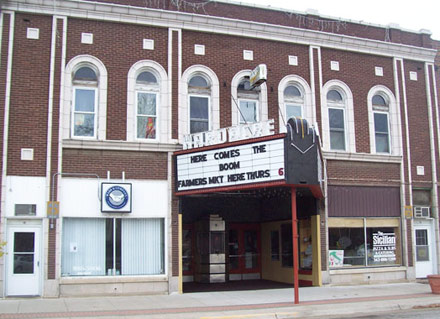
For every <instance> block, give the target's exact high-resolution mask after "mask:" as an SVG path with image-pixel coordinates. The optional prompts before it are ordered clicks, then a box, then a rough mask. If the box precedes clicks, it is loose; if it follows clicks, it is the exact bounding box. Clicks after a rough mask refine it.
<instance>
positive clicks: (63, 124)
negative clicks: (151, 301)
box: [0, 0, 440, 297]
mask: <svg viewBox="0 0 440 319" xmlns="http://www.w3.org/2000/svg"><path fill="white" fill-rule="evenodd" d="M141 2H142V1H141ZM141 2H139V1H135V0H130V1H124V3H122V2H121V1H116V0H115V1H99V0H97V1H88V0H78V1H76V0H72V1H69V0H57V1H51V2H50V3H45V2H41V1H39V0H10V1H6V2H2V4H1V6H2V8H1V9H2V10H1V19H0V25H1V28H0V32H1V34H0V37H1V51H0V59H1V61H0V62H1V65H2V68H1V69H0V100H1V101H2V102H1V104H0V114H1V115H2V116H1V117H0V127H1V128H2V131H1V138H2V148H1V150H2V157H1V159H0V160H1V163H2V164H1V165H2V175H1V185H2V187H1V207H0V242H1V241H5V242H6V245H5V246H4V251H5V252H6V254H5V255H4V256H3V257H2V258H0V295H1V296H4V297H7V296H45V297H58V296H86V295H114V294H127V295H129V294H166V293H171V292H177V291H182V290H183V291H185V285H188V284H189V283H198V282H201V283H202V282H209V283H212V284H214V283H215V282H226V283H227V282H230V281H238V280H241V281H243V280H270V281H275V282H279V283H286V284H292V283H295V282H296V281H298V284H299V285H300V286H310V285H325V284H348V283H373V282H375V283H385V282H395V281H408V280H415V279H416V278H425V277H426V276H427V275H429V274H433V273H438V271H439V268H440V253H439V249H440V247H439V243H440V240H439V217H438V216H439V214H438V207H439V196H438V191H439V187H438V180H439V175H440V172H439V169H438V167H439V165H440V161H439V158H440V155H439V154H440V144H439V142H438V141H439V136H440V124H439V123H440V120H439V119H440V117H439V114H440V111H439V101H438V96H439V94H438V93H439V92H438V83H440V73H439V71H438V68H437V62H436V58H437V59H438V52H437V51H436V50H435V49H434V48H436V47H438V42H436V41H434V40H432V39H430V35H429V32H427V31H426V30H421V31H419V32H415V31H414V32H412V31H408V30H404V29H400V28H397V27H395V26H388V27H383V26H375V25H370V24H364V23H356V22H353V21H343V20H340V19H332V18H329V17H321V16H319V15H315V14H308V13H295V12H292V13H289V14H286V12H282V11H278V10H274V9H272V8H267V7H258V6H255V7H247V6H246V5H243V4H234V3H229V2H227V1H226V2H223V1H216V2H215V3H214V2H207V3H203V4H200V3H199V2H194V3H193V2H191V1H183V2H182V1H177V4H182V3H185V5H176V2H175V1H167V0H163V1H156V2H154V1H153V2H154V3H153V2H151V1H150V2H148V3H146V2H142V3H141ZM257 17H258V18H257ZM257 20H258V21H257ZM342 26H344V27H342ZM437 61H438V60H437ZM255 77H256V78H258V77H260V79H262V78H264V79H265V81H264V80H261V81H258V85H255V86H254V85H253V83H252V81H253V80H252V79H254V78H255ZM292 118H296V119H303V120H305V121H302V120H300V122H298V123H299V124H298V125H296V124H295V125H296V126H295V127H294V128H293V126H292V125H293V124H292V125H290V126H289V125H288V124H289V119H292ZM302 123H309V125H308V126H303V124H302ZM312 126H313V128H314V130H313V131H314V133H313V134H312V135H309V134H308V129H309V128H311V127H312ZM292 130H293V131H292ZM292 132H294V134H293V133H292ZM292 134H293V135H295V136H296V138H298V140H297V142H289V143H290V144H289V143H287V142H286V139H287V138H292ZM308 138H310V139H312V140H313V141H314V142H313V145H317V146H316V147H318V146H319V148H320V152H318V154H319V156H315V157H314V158H313V160H310V159H306V160H302V161H301V160H298V158H297V157H295V156H296V155H295V156H294V157H289V156H290V155H288V152H287V150H288V149H289V152H291V151H290V150H295V152H297V153H295V154H302V155H304V156H307V154H310V151H309V146H307V145H302V144H301V142H300V141H301V140H303V139H308ZM286 145H287V146H286ZM310 145H311V144H310ZM248 151H249V152H251V153H250V155H249V154H248V155H245V154H246V152H248ZM283 152H285V153H283ZM184 155H185V156H187V159H188V160H189V161H191V160H192V165H193V167H194V168H193V169H192V171H191V173H190V174H195V175H192V177H182V176H183V175H182V176H181V174H182V171H179V170H181V168H179V165H178V164H177V158H179V157H181V156H184ZM251 155H252V156H255V162H253V160H251V159H250V158H252V156H251ZM246 156H247V157H246ZM210 157H212V158H213V159H210V160H208V158H210ZM273 159H279V161H276V160H273ZM214 160H215V161H218V162H215V164H214V167H215V169H216V172H215V173H212V174H211V175H209V174H207V173H206V172H208V171H209V167H208V168H206V169H205V166H204V165H205V164H209V163H212V162H213V161H214ZM208 166H209V165H208ZM311 167H313V169H315V170H316V171H317V172H321V173H320V174H317V175H316V180H313V182H311V181H310V180H308V179H307V178H305V177H304V176H303V175H302V174H303V173H304V174H306V173H307V172H310V169H311ZM188 174H189V173H188ZM197 174H199V175H197ZM188 176H189V175H188ZM306 176H307V174H306ZM318 176H319V178H318ZM310 185H312V186H310ZM293 188H294V189H295V190H294V191H293V190H292V189H293ZM293 199H294V200H295V204H292V202H293ZM293 207H295V210H296V217H294V216H293V214H292V212H293V211H294V209H293ZM295 228H296V229H297V233H298V236H297V240H298V244H297V245H294V244H293V242H294V238H295V237H296V236H295ZM296 248H297V251H298V256H297V257H295V250H296ZM211 252H213V255H215V256H209V255H210V254H211ZM217 255H218V256H217ZM211 257H212V258H213V259H212V260H211ZM207 260H208V261H209V262H207ZM295 262H297V263H298V267H297V269H298V274H297V275H292V274H293V269H294V268H295V267H294V264H295ZM182 287H183V288H182Z"/></svg>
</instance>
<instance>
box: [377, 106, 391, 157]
mask: <svg viewBox="0 0 440 319" xmlns="http://www.w3.org/2000/svg"><path fill="white" fill-rule="evenodd" d="M376 114H383V115H386V117H387V129H388V131H387V133H386V135H387V143H388V145H387V146H388V152H379V151H378V149H377V146H378V145H377V135H378V134H383V135H385V133H383V132H378V131H377V130H376V118H375V115H376ZM373 122H374V123H373V125H374V140H375V149H376V154H390V153H391V138H390V135H391V133H390V132H391V126H390V114H389V112H386V111H378V110H374V111H373Z"/></svg>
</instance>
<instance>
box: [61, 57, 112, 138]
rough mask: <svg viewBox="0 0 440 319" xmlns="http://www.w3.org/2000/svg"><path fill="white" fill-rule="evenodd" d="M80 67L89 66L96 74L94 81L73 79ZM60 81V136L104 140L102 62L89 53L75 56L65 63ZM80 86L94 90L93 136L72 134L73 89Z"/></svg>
mask: <svg viewBox="0 0 440 319" xmlns="http://www.w3.org/2000/svg"><path fill="white" fill-rule="evenodd" d="M82 67H89V68H91V69H92V70H93V71H94V72H95V74H96V81H89V80H81V79H80V80H74V75H75V73H76V71H78V70H79V69H81V68H82ZM62 82H63V83H62V86H64V92H63V93H64V98H63V101H64V102H63V105H62V111H61V116H60V123H61V126H62V131H61V138H62V139H65V140H69V139H71V140H85V141H87V140H100V141H102V140H105V139H106V127H107V123H106V122H107V70H106V68H105V66H104V64H103V63H102V62H101V61H100V60H99V59H97V58H95V57H94V56H91V55H78V56H75V57H74V58H72V59H71V60H70V61H69V62H68V63H67V65H66V67H65V71H64V77H63V80H62ZM80 87H83V88H87V89H90V88H94V89H95V90H96V93H95V99H96V100H95V119H94V123H95V124H94V134H93V135H94V136H77V135H75V134H74V119H73V118H74V110H75V104H74V103H75V92H76V91H75V89H76V88H80Z"/></svg>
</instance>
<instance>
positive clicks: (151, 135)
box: [135, 70, 159, 139]
mask: <svg viewBox="0 0 440 319" xmlns="http://www.w3.org/2000/svg"><path fill="white" fill-rule="evenodd" d="M135 91H136V138H138V139H156V137H157V124H158V123H157V114H158V109H157V108H158V100H159V83H158V80H157V77H156V75H154V74H153V72H151V71H150V70H141V72H140V73H139V74H138V75H137V77H136V84H135Z"/></svg>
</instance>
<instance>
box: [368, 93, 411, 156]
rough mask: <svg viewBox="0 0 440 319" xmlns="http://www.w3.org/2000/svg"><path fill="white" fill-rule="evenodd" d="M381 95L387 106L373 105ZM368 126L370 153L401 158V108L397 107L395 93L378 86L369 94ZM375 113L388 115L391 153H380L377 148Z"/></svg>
mask: <svg viewBox="0 0 440 319" xmlns="http://www.w3.org/2000/svg"><path fill="white" fill-rule="evenodd" d="M376 95H379V96H380V97H382V98H383V99H384V100H385V102H386V104H387V105H386V106H382V105H376V106H375V105H373V98H374V97H375V96H376ZM367 99H368V124H369V135H370V153H371V154H377V155H384V156H400V155H402V145H403V144H402V139H403V137H402V131H401V130H400V127H401V119H400V108H399V107H398V105H397V101H396V98H395V96H394V94H393V92H392V91H391V90H390V89H388V88H387V87H386V86H383V85H376V86H374V87H372V88H371V89H370V91H369V92H368V97H367ZM375 113H387V115H388V147H389V152H378V151H377V146H376V130H375V120H374V114H375Z"/></svg>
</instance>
